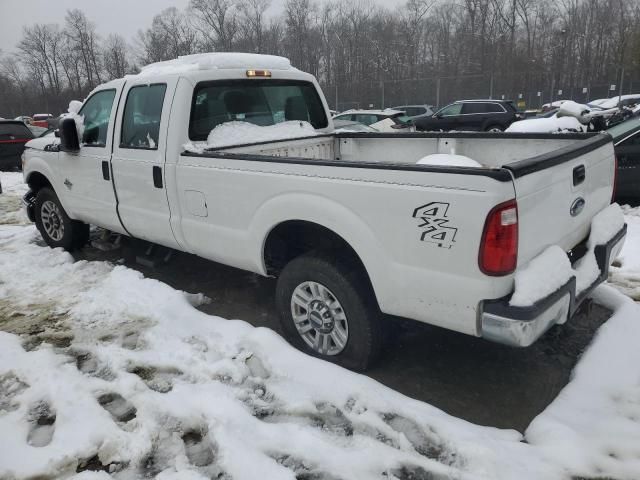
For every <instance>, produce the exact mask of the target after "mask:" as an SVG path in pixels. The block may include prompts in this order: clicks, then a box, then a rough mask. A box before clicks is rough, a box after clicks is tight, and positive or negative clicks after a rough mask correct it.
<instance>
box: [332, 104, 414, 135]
mask: <svg viewBox="0 0 640 480" xmlns="http://www.w3.org/2000/svg"><path fill="white" fill-rule="evenodd" d="M333 119H334V120H345V121H350V122H358V123H362V124H363V125H367V126H369V127H372V128H375V129H376V130H377V131H379V132H388V133H398V132H413V131H415V128H414V127H413V125H412V123H411V121H410V120H409V117H407V115H406V114H405V112H402V111H399V110H390V109H386V110H347V111H346V112H342V113H341V114H339V115H336V116H334V117H333Z"/></svg>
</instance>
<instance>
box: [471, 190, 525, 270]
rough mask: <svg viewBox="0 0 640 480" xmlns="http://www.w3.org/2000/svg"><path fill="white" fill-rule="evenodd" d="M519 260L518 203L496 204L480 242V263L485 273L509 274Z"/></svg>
mask: <svg viewBox="0 0 640 480" xmlns="http://www.w3.org/2000/svg"><path fill="white" fill-rule="evenodd" d="M517 262H518V203H517V202H516V200H515V199H513V200H509V201H508V202H504V203H501V204H499V205H496V206H495V207H494V208H493V209H492V210H491V211H490V212H489V215H487V220H486V221H485V223H484V231H483V232H482V240H481V242H480V252H479V255H478V265H479V266H480V270H481V271H482V273H484V274H485V275H491V276H498V275H508V274H509V273H512V272H513V271H514V270H515V269H516V265H517Z"/></svg>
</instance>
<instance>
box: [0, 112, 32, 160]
mask: <svg viewBox="0 0 640 480" xmlns="http://www.w3.org/2000/svg"><path fill="white" fill-rule="evenodd" d="M34 137H35V136H34V134H33V133H32V132H31V130H29V128H28V127H27V126H26V125H25V124H24V123H23V122H22V121H21V120H0V170H13V169H20V168H21V167H22V159H21V155H22V152H23V151H24V146H25V144H26V143H27V142H28V141H29V140H32V139H33V138H34Z"/></svg>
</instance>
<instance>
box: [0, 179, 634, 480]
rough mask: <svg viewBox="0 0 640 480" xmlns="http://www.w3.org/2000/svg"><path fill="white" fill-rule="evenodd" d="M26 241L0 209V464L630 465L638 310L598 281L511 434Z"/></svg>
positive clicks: (452, 471)
mask: <svg viewBox="0 0 640 480" xmlns="http://www.w3.org/2000/svg"><path fill="white" fill-rule="evenodd" d="M17 178H18V174H10V175H6V174H2V183H3V186H7V187H9V188H8V190H9V195H8V196H7V197H11V196H17V195H18V194H19V193H21V191H22V190H23V188H22V187H21V186H19V181H17ZM4 196H6V195H3V196H0V198H3V197H4ZM10 205H11V202H8V203H6V202H5V203H3V204H0V209H3V208H9V206H10ZM3 213H6V212H3ZM42 245H43V244H42V241H41V240H40V238H39V235H38V234H37V232H36V231H35V229H34V227H32V226H16V225H6V224H1V223H0V330H2V331H0V478H2V479H5V478H6V479H12V478H29V477H39V478H47V479H49V478H56V479H57V478H77V479H99V478H104V479H107V478H115V479H137V478H140V479H142V478H154V477H155V478H159V479H164V480H166V479H178V478H179V479H204V478H220V479H251V480H255V479H257V478H259V479H294V478H300V479H303V478H304V479H317V480H319V479H324V480H331V479H344V480H351V479H358V480H359V479H363V480H368V479H381V480H392V479H394V478H395V479H406V480H408V479H445V478H446V479H448V478H455V479H491V480H494V479H565V478H569V477H570V476H571V475H582V476H589V477H595V476H600V477H611V478H617V479H625V478H640V466H639V465H638V458H639V457H640V455H639V453H640V452H638V451H637V446H638V445H640V438H638V432H640V402H639V401H638V398H639V397H638V384H639V381H640V358H638V355H639V354H638V351H639V350H638V349H637V344H638V341H639V340H640V328H639V327H638V322H639V321H640V320H639V319H640V309H639V308H638V306H637V305H635V304H633V303H632V302H630V301H625V300H624V299H623V298H622V297H621V296H619V295H616V294H614V293H612V291H611V289H610V288H609V287H601V288H600V289H599V298H601V299H602V301H606V302H607V303H608V304H610V305H611V306H612V307H614V308H617V309H618V310H617V313H616V315H615V316H614V317H613V318H612V319H611V320H610V321H609V322H608V323H607V324H606V325H605V327H604V328H603V329H602V330H601V333H600V334H599V335H598V336H597V337H596V340H595V341H594V343H593V345H592V346H591V347H590V349H589V351H588V352H587V353H586V354H585V355H584V358H583V360H582V361H581V362H580V364H579V366H578V368H577V369H576V375H575V378H574V381H573V382H572V383H570V384H569V386H568V387H567V388H566V389H565V390H564V391H563V392H562V394H561V395H560V397H559V398H558V399H557V400H556V401H555V402H554V403H553V404H552V405H551V406H550V407H549V408H548V409H547V411H545V412H544V413H543V414H542V415H541V416H540V417H539V418H538V419H537V420H535V421H534V423H533V424H532V426H531V427H530V428H529V430H528V431H527V437H526V440H528V441H529V442H530V443H529V444H527V443H525V442H523V441H522V440H523V437H522V435H520V434H519V433H518V432H515V431H512V430H498V429H494V428H490V427H481V426H477V425H473V424H470V423H468V422H465V421H462V420H459V419H456V418H454V417H451V416H449V415H447V414H446V413H444V412H442V411H440V410H438V409H435V408H433V407H431V406H429V405H427V404H425V403H422V402H418V401H414V400H411V399H409V398H407V397H405V396H403V395H400V394H398V393H396V392H394V391H393V390H390V389H388V388H386V387H384V386H382V385H380V384H379V383H377V382H375V381H373V380H371V379H369V378H367V377H365V376H362V375H358V374H355V373H352V372H349V371H346V370H344V369H342V368H339V367H337V366H334V365H331V364H327V363H325V362H322V361H320V360H317V359H314V358H311V357H308V356H306V355H304V354H302V353H299V352H298V351H296V350H294V349H293V348H291V347H290V346H289V345H288V344H286V343H285V342H284V340H282V339H281V338H280V337H279V336H277V335H276V334H275V333H274V332H272V331H270V330H268V329H264V328H253V327H251V326H250V325H249V324H247V323H245V322H242V321H237V320H234V321H230V320H224V319H221V318H219V317H213V316H209V315H206V314H204V313H202V312H200V311H198V310H197V309H195V308H194V306H195V305H198V304H199V303H200V302H203V301H205V299H204V298H203V297H202V296H201V295H189V294H186V293H184V292H180V291H177V290H174V289H172V288H171V287H169V286H167V285H166V284H163V283H161V282H158V281H155V280H151V279H145V278H144V277H143V276H142V275H141V274H139V273H138V272H135V271H133V270H131V269H127V268H124V267H122V266H114V265H111V264H109V263H107V262H86V261H78V262H74V260H73V258H72V257H71V256H70V255H68V254H67V253H65V252H63V251H61V250H52V249H49V248H48V247H43V246H42ZM636 248H637V247H636ZM634 348H635V350H634ZM609 353H611V356H609ZM605 357H607V358H605ZM567 442H570V443H573V444H574V445H569V444H568V443H567ZM634 445H635V447H634ZM634 448H636V449H635V450H634ZM582 452H584V453H582ZM92 470H96V472H93V471H92ZM106 472H109V473H106Z"/></svg>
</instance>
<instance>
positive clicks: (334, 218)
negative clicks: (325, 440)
mask: <svg viewBox="0 0 640 480" xmlns="http://www.w3.org/2000/svg"><path fill="white" fill-rule="evenodd" d="M230 122H242V123H240V124H238V123H230ZM282 122H289V124H292V125H293V126H296V125H298V124H299V128H300V132H303V133H301V134H300V135H298V136H297V137H295V138H284V139H283V138H280V139H275V140H273V139H272V140H266V141H265V140H264V138H263V136H260V135H253V134H252V135H250V136H249V137H247V136H246V135H245V136H242V135H240V136H237V137H236V136H234V135H233V132H234V131H236V130H234V127H233V125H240V126H246V125H247V124H252V125H249V126H251V127H254V126H256V125H257V126H261V127H260V128H262V127H264V128H266V129H269V128H273V126H275V127H278V125H279V124H280V123H282ZM309 125H310V126H309ZM304 126H306V127H307V128H302V127H304ZM223 127H224V128H226V127H229V128H228V129H227V130H226V132H227V133H228V135H227V136H226V137H225V138H226V140H227V142H226V145H225V146H220V145H219V144H218V145H216V144H215V143H212V142H211V141H210V140H211V135H213V134H212V131H213V132H214V133H215V132H216V131H221V130H220V128H223ZM260 128H258V127H254V130H252V131H257V130H260ZM256 129H257V130H256ZM238 131H240V130H238ZM210 134H211V135H210ZM59 137H60V138H59V139H58V138H55V137H45V138H41V139H37V140H33V141H31V142H30V143H29V144H28V148H27V150H26V151H25V154H24V158H23V161H24V178H25V181H26V183H27V184H28V185H29V187H30V191H29V193H28V194H27V195H26V196H25V199H24V203H25V206H26V209H27V212H28V214H29V216H30V218H31V219H32V221H34V222H35V223H36V225H37V227H38V229H39V231H40V233H41V235H42V237H43V238H44V240H45V241H46V243H47V244H48V245H50V246H51V247H62V248H65V249H67V250H74V249H78V248H81V247H82V246H83V245H84V244H85V243H86V242H87V240H88V234H89V227H88V225H90V224H91V225H97V226H99V227H102V228H104V229H108V230H110V231H113V232H117V233H120V234H122V235H127V236H130V237H134V238H137V239H144V240H147V241H149V242H153V243H155V244H160V245H163V246H166V247H169V248H172V249H176V250H180V251H184V252H189V253H192V254H196V255H199V256H201V257H204V258H206V259H209V260H213V261H215V262H220V263H223V264H226V265H231V266H233V267H237V268H240V269H244V270H248V271H251V272H255V273H257V274H260V275H265V276H274V277H278V281H277V289H276V306H277V310H278V313H279V315H280V318H281V322H282V328H283V331H284V333H285V335H286V337H287V339H288V340H289V341H290V342H291V343H292V344H293V345H295V346H297V347H298V348H300V349H302V350H304V351H306V352H308V353H310V354H312V355H316V356H319V357H321V358H324V359H326V360H330V361H334V362H336V363H339V364H341V365H344V366H347V367H349V368H352V369H365V368H366V367H367V366H368V365H369V364H370V363H371V362H372V361H373V360H374V359H375V358H376V356H377V354H378V353H379V352H380V350H381V346H382V345H383V340H384V338H385V325H386V324H387V323H388V322H390V320H389V319H390V318H393V317H404V318H408V319H414V320H417V321H420V322H426V323H430V324H433V325H438V326H441V327H444V328H448V329H451V330H455V331H458V332H462V333H465V334H469V335H474V336H477V337H483V338H486V339H489V340H492V341H497V342H502V343H506V344H509V345H514V346H527V345H530V344H531V343H533V342H534V341H535V340H536V339H537V338H538V337H539V336H540V335H542V334H543V333H544V332H545V331H546V330H547V329H548V328H549V327H551V326H552V325H555V324H561V323H563V322H565V321H567V320H568V319H570V318H571V316H572V315H573V314H574V312H575V311H576V309H577V308H578V306H579V305H580V303H581V302H582V301H583V300H584V298H585V297H586V296H587V295H588V293H589V292H590V291H591V290H592V289H593V288H594V287H595V286H596V285H597V284H598V283H600V282H602V281H603V280H604V279H605V278H606V275H607V270H608V266H609V264H610V263H611V262H612V261H613V259H614V257H615V255H616V254H617V252H618V251H619V250H620V248H621V246H622V243H623V240H624V236H625V232H626V226H625V225H624V222H622V223H620V224H619V225H618V226H617V227H616V229H615V231H614V232H609V234H608V235H607V237H606V238H602V235H601V234H600V235H599V236H598V237H597V238H592V239H590V232H591V231H592V221H593V219H594V218H595V217H596V216H597V215H601V212H603V211H607V210H608V209H610V208H611V207H610V206H609V205H610V202H611V198H612V188H613V187H612V185H613V181H614V172H615V161H614V153H613V146H612V142H611V138H610V137H609V136H608V135H605V134H563V135H547V134H506V133H462V132H459V133H406V134H403V133H395V134H383V133H380V134H378V133H349V132H346V133H336V132H334V130H333V125H332V121H331V116H330V114H329V108H328V106H327V102H326V100H325V98H324V96H323V94H322V91H321V89H320V88H319V86H318V83H317V81H316V79H315V78H314V77H313V76H312V75H309V74H307V73H304V72H301V71H299V70H297V69H295V68H293V67H292V66H291V65H290V63H289V61H288V60H286V59H284V58H282V57H273V56H265V55H251V54H227V53H216V54H202V55H194V56H188V57H181V58H179V59H177V60H173V61H169V62H163V63H159V64H153V65H150V66H148V67H146V68H144V69H143V70H142V72H141V73H140V74H138V75H134V76H128V77H125V78H123V79H119V80H114V81H111V82H109V83H106V84H104V85H101V86H99V87H98V88H96V89H95V90H94V91H93V92H92V93H91V94H90V95H89V96H88V98H87V99H86V100H85V101H84V104H83V106H82V108H81V109H80V110H79V112H77V113H73V114H71V115H69V116H68V117H67V118H65V119H64V120H63V121H62V122H61V124H60V130H59ZM214 137H215V135H214ZM218 137H219V135H218ZM288 137H291V135H288ZM430 155H435V156H437V157H444V158H445V160H446V159H447V158H452V159H455V158H458V157H460V156H464V157H468V158H470V159H472V161H473V163H472V164H471V165H474V166H460V164H458V163H456V162H452V163H447V162H446V161H444V164H443V165H433V164H422V163H421V162H418V161H419V160H420V159H422V158H423V157H425V156H430ZM594 242H597V244H594ZM552 246H555V247H559V248H561V249H562V250H563V251H564V252H566V253H567V256H568V257H567V258H568V259H569V260H570V261H571V262H572V264H573V265H574V266H576V265H578V264H580V262H584V261H585V256H587V255H591V256H592V257H593V258H591V260H592V261H593V264H594V265H596V264H597V268H596V272H595V274H594V275H593V276H592V278H590V279H589V280H588V282H587V284H586V285H584V281H583V282H582V285H581V282H580V281H576V276H577V274H576V276H571V277H569V278H566V279H565V280H566V281H564V280H563V282H562V283H561V284H560V285H558V286H557V288H556V287H555V286H554V287H553V289H552V291H550V292H544V294H543V295H542V296H540V298H536V299H535V301H532V302H531V303H530V304H526V302H525V304H522V302H516V303H514V302H512V295H513V294H514V289H515V288H516V287H517V288H520V287H521V286H518V285H517V283H518V281H517V279H518V278H519V277H518V275H519V272H521V271H524V270H526V269H527V268H528V266H530V265H531V264H532V262H535V261H536V259H537V258H538V257H539V256H541V255H542V254H543V252H544V251H545V250H547V249H548V248H549V247H552ZM594 259H595V260H594ZM552 267H553V266H552ZM578 270H579V269H577V270H576V272H577V271H578ZM551 273H553V272H551ZM550 277H553V275H550ZM523 278H524V277H523ZM578 280H580V279H578ZM545 281H546V280H545ZM543 283H544V281H543ZM547 286H548V285H547ZM525 287H526V286H525ZM523 288H524V287H523ZM383 314H384V315H383Z"/></svg>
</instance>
